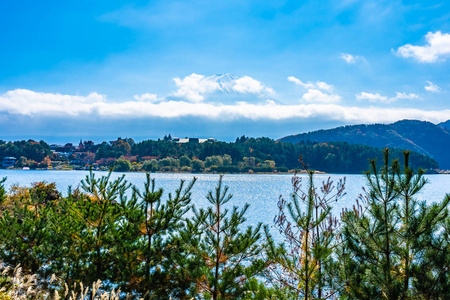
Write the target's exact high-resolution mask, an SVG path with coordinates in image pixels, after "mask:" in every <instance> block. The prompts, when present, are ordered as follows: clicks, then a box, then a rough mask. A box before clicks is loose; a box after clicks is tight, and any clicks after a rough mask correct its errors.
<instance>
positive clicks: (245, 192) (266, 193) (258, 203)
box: [0, 170, 450, 225]
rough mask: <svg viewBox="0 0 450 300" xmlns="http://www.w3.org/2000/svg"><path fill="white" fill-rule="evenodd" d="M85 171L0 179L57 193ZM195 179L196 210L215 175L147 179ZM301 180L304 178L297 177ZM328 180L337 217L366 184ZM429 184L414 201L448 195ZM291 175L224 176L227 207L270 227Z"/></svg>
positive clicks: (163, 183)
mask: <svg viewBox="0 0 450 300" xmlns="http://www.w3.org/2000/svg"><path fill="white" fill-rule="evenodd" d="M88 174H89V172H88V171H33V170H0V178H3V177H7V181H6V187H7V188H8V189H9V188H10V187H11V185H13V184H18V185H20V186H30V185H31V184H32V183H33V182H38V181H44V180H45V181H47V182H55V183H56V186H57V188H58V190H59V191H61V192H63V193H64V192H67V188H68V187H69V186H72V187H73V188H76V187H77V186H78V185H79V183H80V181H81V180H82V179H84V178H85V177H86V175H88ZM95 174H96V176H102V175H107V172H95ZM123 174H125V178H126V179H127V180H128V181H129V182H130V183H132V184H134V185H136V186H137V187H138V188H140V189H142V188H143V186H144V182H145V173H112V175H111V178H112V179H115V178H118V177H119V176H122V175H123ZM194 176H195V177H197V182H196V183H195V185H194V188H193V190H192V199H193V200H192V203H193V204H195V206H197V207H202V206H206V205H207V203H208V202H207V200H206V198H205V196H206V194H207V193H208V191H210V190H212V189H214V187H215V186H216V185H217V182H218V179H219V175H217V174H195V175H194V174H185V173H152V174H151V177H152V178H154V179H155V180H156V185H157V187H161V188H163V189H164V193H165V195H166V196H167V194H168V193H169V192H174V191H175V189H176V188H177V187H178V186H179V184H180V180H186V181H189V180H191V179H192V178H193V177H194ZM299 176H300V177H305V175H299ZM328 177H331V179H332V180H333V181H334V182H337V181H339V179H340V178H344V177H346V185H345V186H346V188H345V191H346V195H345V196H344V197H343V198H342V199H341V200H340V201H339V202H337V203H334V204H333V212H334V213H335V214H339V213H340V212H341V210H342V209H343V208H351V207H352V206H353V205H354V204H355V199H357V198H358V196H359V194H361V193H362V192H363V190H362V187H363V186H365V185H366V178H365V176H363V175H348V174H346V175H340V174H317V175H315V179H316V185H317V186H319V185H320V183H321V182H322V181H324V180H327V178H328ZM426 177H427V179H428V181H429V183H428V184H427V185H426V186H425V188H424V189H423V190H422V192H421V193H420V194H419V195H418V197H417V198H418V199H420V200H425V201H427V202H428V203H431V202H435V201H440V200H442V199H443V198H444V196H445V194H446V193H450V175H427V176H426ZM291 179H292V175H290V174H227V175H225V176H224V178H223V183H224V184H225V185H227V186H229V192H230V193H231V194H233V198H232V199H231V201H230V202H229V207H232V206H233V205H236V206H240V207H242V206H243V205H244V203H248V204H250V207H249V209H248V211H247V215H246V216H247V219H248V222H247V223H248V224H256V223H258V222H263V223H265V224H269V225H271V224H272V221H273V219H274V216H275V214H276V213H277V201H278V199H279V197H280V195H281V196H283V197H285V198H286V199H289V197H290V194H291V193H292V185H291Z"/></svg>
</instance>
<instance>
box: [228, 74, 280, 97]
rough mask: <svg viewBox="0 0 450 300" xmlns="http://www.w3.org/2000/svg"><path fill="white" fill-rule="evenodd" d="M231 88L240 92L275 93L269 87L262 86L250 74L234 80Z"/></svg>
mask: <svg viewBox="0 0 450 300" xmlns="http://www.w3.org/2000/svg"><path fill="white" fill-rule="evenodd" d="M233 90H234V91H236V92H238V93H242V94H247V93H251V94H260V93H263V92H266V93H268V94H275V91H274V90H273V89H271V88H269V87H266V86H264V85H263V84H261V82H259V81H258V80H256V79H253V78H252V77H250V76H243V77H241V78H238V79H236V80H235V81H234V85H233Z"/></svg>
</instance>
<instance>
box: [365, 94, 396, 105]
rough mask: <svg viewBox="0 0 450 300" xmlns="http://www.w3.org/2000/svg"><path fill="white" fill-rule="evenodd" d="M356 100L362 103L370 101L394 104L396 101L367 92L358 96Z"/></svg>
mask: <svg viewBox="0 0 450 300" xmlns="http://www.w3.org/2000/svg"><path fill="white" fill-rule="evenodd" d="M356 100H358V101H361V100H368V101H369V102H385V103H388V102H392V101H395V100H393V98H388V97H386V96H382V95H380V94H378V93H377V94H373V93H366V92H361V93H359V94H358V95H356Z"/></svg>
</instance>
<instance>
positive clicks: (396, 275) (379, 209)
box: [0, 144, 450, 300]
mask: <svg viewBox="0 0 450 300" xmlns="http://www.w3.org/2000/svg"><path fill="white" fill-rule="evenodd" d="M167 145H169V144H167ZM403 155H404V156H403V159H401V160H400V161H399V160H392V159H390V156H389V151H388V150H387V149H386V150H384V151H383V157H382V159H381V161H378V162H376V161H375V160H371V161H370V171H368V172H367V173H366V186H365V187H364V189H363V187H362V189H361V193H362V195H361V197H360V199H359V200H356V199H355V204H354V206H353V209H349V210H345V211H343V212H342V213H341V214H340V215H338V216H334V215H332V205H334V203H336V202H339V201H340V200H341V199H342V197H343V196H344V195H345V191H346V189H345V184H346V180H345V178H342V179H341V180H339V181H338V182H332V181H331V180H330V179H328V180H325V181H324V182H322V183H320V182H317V180H315V176H314V172H313V171H310V170H307V175H306V176H301V177H298V176H293V178H292V194H291V195H284V197H280V199H278V202H277V199H273V200H274V201H273V205H274V206H275V211H276V216H274V217H275V218H274V220H273V223H268V222H270V221H268V220H264V222H266V224H263V223H257V224H253V225H251V226H249V224H248V223H246V222H245V221H246V215H247V209H248V207H249V205H248V204H244V205H242V206H241V207H231V206H230V204H229V203H228V202H229V200H230V199H231V198H232V192H233V191H230V190H229V189H228V187H227V186H224V184H223V182H222V176H220V179H219V181H218V183H217V185H216V186H211V189H210V191H209V192H208V193H207V195H205V197H206V199H207V200H208V204H207V205H205V206H203V207H198V202H199V201H197V199H195V198H193V196H192V193H191V191H192V189H193V188H195V184H196V183H195V181H196V179H195V178H193V180H192V181H190V182H187V181H181V182H180V185H179V188H178V189H177V190H175V191H164V190H163V189H162V188H160V187H159V186H158V184H157V182H155V180H154V179H151V174H150V173H147V177H146V182H145V184H144V189H138V188H136V187H135V186H133V185H131V184H130V183H129V182H128V181H127V180H126V176H125V175H123V176H121V177H119V178H117V179H116V180H112V179H110V176H111V173H109V174H108V175H107V176H102V177H97V175H98V173H97V175H96V174H95V173H94V172H90V174H89V175H87V176H86V177H85V179H84V180H83V181H82V182H81V187H80V188H79V189H76V190H69V193H68V195H67V196H66V197H64V196H62V194H61V193H59V192H58V191H57V190H56V189H55V185H54V184H53V183H46V182H37V183H35V184H33V185H32V186H31V187H20V186H13V187H12V188H11V190H10V191H6V190H5V188H4V183H5V181H6V180H7V178H4V179H3V180H0V273H1V275H0V299H8V300H11V299H49V300H58V299H68V300H69V299H72V300H94V299H98V300H99V299H104V300H119V299H144V300H147V299H186V300H187V299H213V300H219V299H247V300H250V299H254V300H263V299H288V300H289V299H292V300H294V299H295V300H299V299H305V300H312V299H344V300H350V299H367V300H369V299H386V300H397V299H398V300H400V299H408V300H409V299H410V300H413V299H450V267H449V266H450V216H449V203H450V195H449V194H447V195H446V196H445V198H444V199H427V200H428V201H427V202H419V201H417V200H416V196H417V195H418V193H420V192H421V190H422V188H423V187H424V186H425V185H426V183H427V180H426V179H425V177H424V171H423V170H422V169H417V170H413V168H411V164H410V153H409V152H408V151H405V152H404V153H403ZM304 167H305V168H306V166H304ZM306 169H307V168H306ZM245 200H246V199H242V202H241V203H244V202H245ZM251 205H258V203H252V204H251ZM277 208H278V209H277ZM270 227H272V229H271V228H270ZM273 230H275V231H278V232H279V235H280V237H281V240H279V239H274V238H273V237H272V235H271V231H272V232H273ZM5 264H6V265H8V266H11V267H12V268H14V267H15V270H12V269H10V270H8V269H6V270H4V271H3V270H2V268H3V266H4V265H5ZM19 265H20V267H17V266H19ZM30 276H31V277H30ZM100 282H101V284H100ZM89 287H92V288H89ZM118 289H119V290H120V291H118Z"/></svg>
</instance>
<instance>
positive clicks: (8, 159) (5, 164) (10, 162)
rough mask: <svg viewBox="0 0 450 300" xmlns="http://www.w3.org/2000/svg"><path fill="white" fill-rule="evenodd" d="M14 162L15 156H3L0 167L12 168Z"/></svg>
mask: <svg viewBox="0 0 450 300" xmlns="http://www.w3.org/2000/svg"><path fill="white" fill-rule="evenodd" d="M15 164H16V158H15V157H5V158H3V161H2V167H3V168H12V167H14V165H15Z"/></svg>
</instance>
